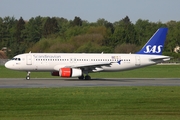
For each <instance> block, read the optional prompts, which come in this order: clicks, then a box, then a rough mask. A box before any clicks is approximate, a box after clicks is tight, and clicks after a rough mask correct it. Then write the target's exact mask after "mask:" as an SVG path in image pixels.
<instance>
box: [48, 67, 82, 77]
mask: <svg viewBox="0 0 180 120" xmlns="http://www.w3.org/2000/svg"><path fill="white" fill-rule="evenodd" d="M51 75H52V76H61V77H80V76H81V75H82V70H81V69H75V68H60V69H59V72H58V71H54V72H52V73H51Z"/></svg>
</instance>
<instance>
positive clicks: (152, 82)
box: [0, 78, 180, 88]
mask: <svg viewBox="0 0 180 120" xmlns="http://www.w3.org/2000/svg"><path fill="white" fill-rule="evenodd" d="M97 86H180V78H116V79H115V78H104V79H92V80H78V79H76V78H70V79H69V78H68V79H64V78H32V79H31V80H26V79H25V78H0V88H46V87H47V88H49V87H97Z"/></svg>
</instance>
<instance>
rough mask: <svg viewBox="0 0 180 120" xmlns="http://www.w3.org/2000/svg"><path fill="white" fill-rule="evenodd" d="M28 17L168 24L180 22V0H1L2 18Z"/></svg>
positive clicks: (26, 18)
mask: <svg viewBox="0 0 180 120" xmlns="http://www.w3.org/2000/svg"><path fill="white" fill-rule="evenodd" d="M6 16H10V17H13V16H14V17H15V18H16V19H19V18H20V17H22V18H23V19H24V20H29V19H30V18H32V17H36V16H41V17H47V16H49V17H63V18H66V19H68V20H73V19H74V17H75V16H77V17H80V18H81V19H82V20H87V21H88V22H96V21H97V20H98V19H101V18H103V19H105V20H107V21H109V22H111V23H114V22H116V21H119V20H121V19H123V18H125V17H126V16H128V17H129V18H130V21H131V22H132V23H135V22H136V21H137V20H138V19H142V20H149V21H150V22H159V21H160V22H163V23H166V22H168V21H171V20H175V21H180V0H0V17H2V18H4V17H6Z"/></svg>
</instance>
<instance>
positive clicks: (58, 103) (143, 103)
mask: <svg viewBox="0 0 180 120" xmlns="http://www.w3.org/2000/svg"><path fill="white" fill-rule="evenodd" d="M179 91H180V87H86V88H84V87H76V88H68V87H67V88H21V89H17V88H16V89H0V103H1V107H0V118H1V120H12V119H13V120H24V119H26V120H36V119H37V120H38V119H43V120H49V119H67V120H84V119H86V120H92V119H93V120H97V119H98V120H114V119H115V120H119V119H122V120H132V119H133V120H145V119H146V120H170V119H171V120H172V119H173V120H179V119H180V102H179V101H180V92H179Z"/></svg>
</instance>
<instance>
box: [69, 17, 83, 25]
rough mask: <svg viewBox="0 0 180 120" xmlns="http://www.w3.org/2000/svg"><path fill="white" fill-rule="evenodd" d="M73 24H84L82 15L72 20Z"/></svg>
mask: <svg viewBox="0 0 180 120" xmlns="http://www.w3.org/2000/svg"><path fill="white" fill-rule="evenodd" d="M71 24H72V26H82V20H81V18H80V17H77V16H76V17H75V18H74V20H73V21H72V22H71Z"/></svg>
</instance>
